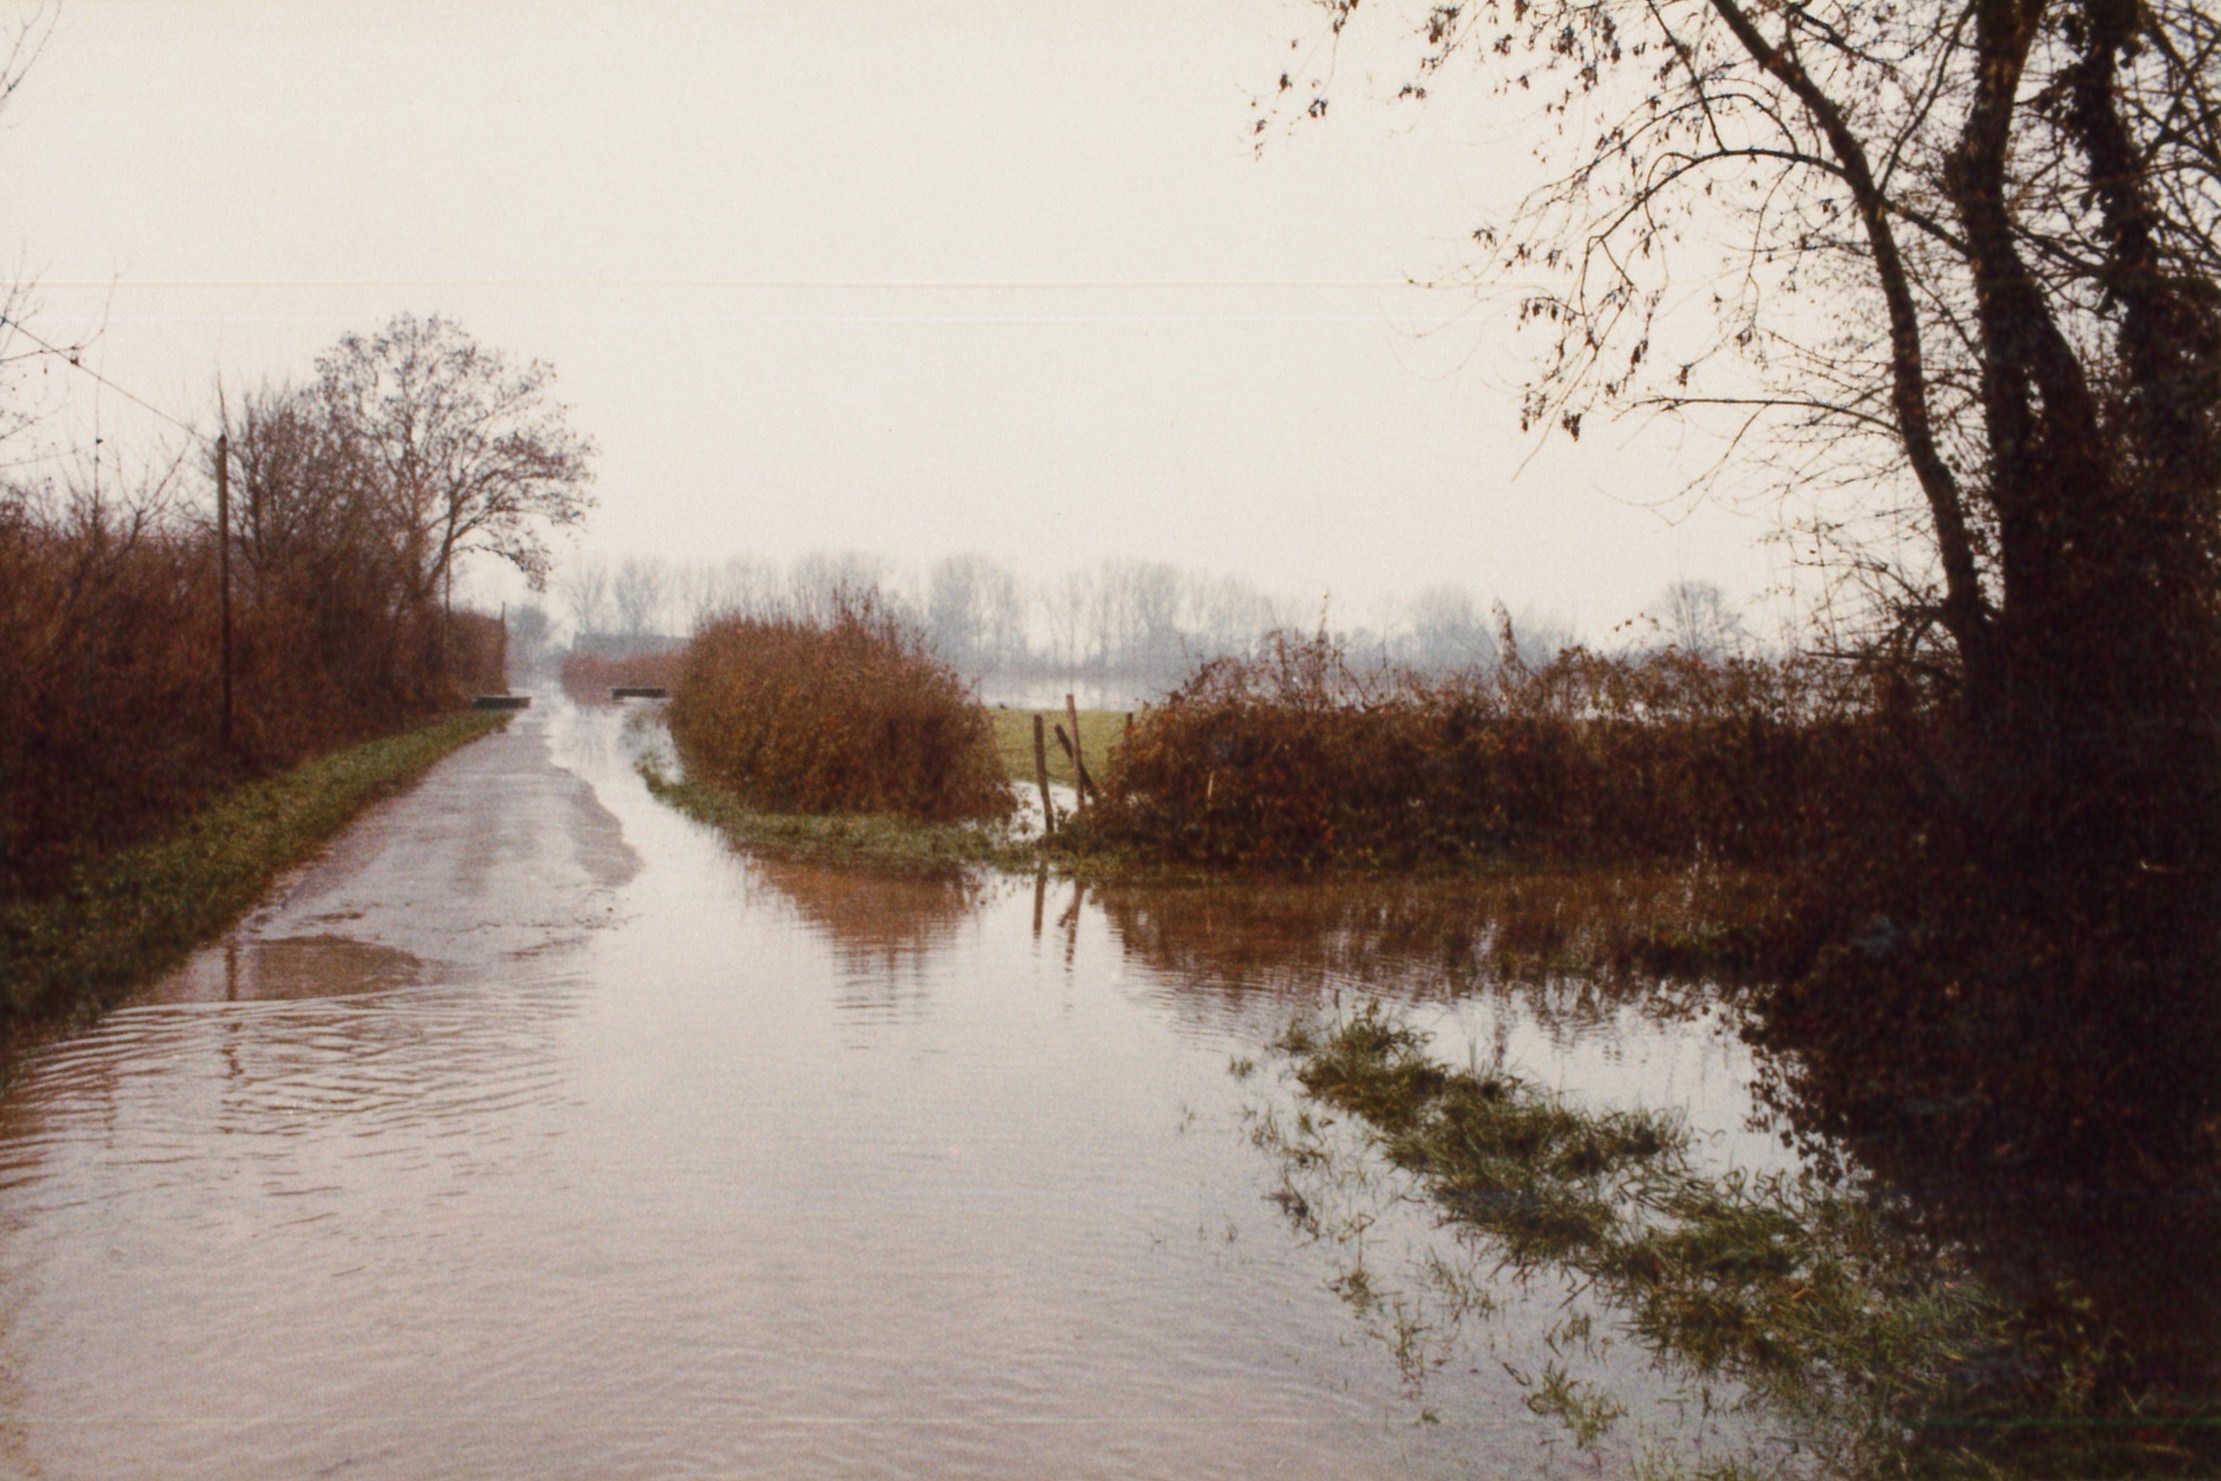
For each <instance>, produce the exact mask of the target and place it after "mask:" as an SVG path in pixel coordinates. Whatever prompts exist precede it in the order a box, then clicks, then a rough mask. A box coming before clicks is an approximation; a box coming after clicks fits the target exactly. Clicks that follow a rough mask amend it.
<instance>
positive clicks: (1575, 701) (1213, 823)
mask: <svg viewBox="0 0 2221 1481" xmlns="http://www.w3.org/2000/svg"><path fill="white" fill-rule="evenodd" d="M1513 651H1515V650H1513V649H1512V648H1511V647H1510V646H1509V645H1506V652H1513ZM1886 731H1887V724H1886V721H1885V719H1884V717H1883V710H1882V708H1881V707H1880V706H1879V705H1878V703H1877V702H1876V701H1875V699H1874V697H1873V696H1871V695H1868V694H1866V693H1864V692H1863V691H1862V689H1861V688H1860V682H1859V681H1858V680H1857V679H1856V678H1855V676H1853V675H1850V674H1848V673H1846V672H1844V671H1842V670H1840V669H1839V668H1837V667H1834V666H1830V665H1826V664H1822V663H1818V662H1814V661H1805V660H1789V661H1786V662H1779V663H1770V662H1761V661H1754V660H1731V661H1727V662H1710V661H1706V660H1703V659H1700V658H1696V657H1692V656H1689V655H1685V654H1682V653H1679V652H1676V651H1672V650H1669V651H1667V652H1666V653H1663V654H1653V655H1648V656H1644V657H1639V658H1614V657H1606V656H1602V655H1598V654H1594V653H1589V652H1587V651H1585V650H1581V649H1569V650H1567V651H1565V652H1563V653H1561V654H1559V655H1558V656H1557V657H1556V658H1554V659H1553V660H1551V662H1550V663H1548V664H1547V665H1545V666H1543V667H1540V668H1529V667H1526V666H1525V665H1522V664H1520V663H1518V662H1517V661H1516V660H1513V661H1509V662H1507V663H1505V664H1504V665H1503V666H1502V667H1501V668H1500V669H1499V670H1498V671H1497V672H1496V674H1494V675H1493V676H1491V677H1489V678H1488V679H1486V680H1481V679H1477V678H1469V679H1465V680H1458V681H1450V682H1435V681H1428V680H1425V679H1421V678H1419V677H1416V676H1413V675H1408V674H1372V675H1362V674H1358V673H1355V672H1353V671H1352V670H1351V669H1350V668H1349V667H1348V666H1347V665H1346V664H1345V663H1344V661H1343V658H1342V655H1341V654H1340V652H1339V651H1338V650H1337V649H1336V648H1335V647H1334V646H1333V645H1332V643H1331V642H1329V641H1328V640H1326V639H1323V638H1320V639H1300V638H1293V637H1290V636H1288V635H1286V634H1281V635H1276V636H1275V637H1273V638H1271V639H1268V640H1267V642H1266V643H1265V644H1264V645H1263V646H1262V647H1261V649H1260V650H1259V651H1258V653H1257V654H1256V655H1254V656H1252V657H1249V658H1233V659H1220V660H1217V661H1214V662H1212V663H1209V664H1206V665H1204V666H1203V667H1202V668H1201V669H1200V670H1198V671H1197V673H1196V674H1195V675H1194V676H1193V677H1192V678H1191V679H1190V680H1189V681H1188V682H1187V683H1186V684H1185V685H1183V686H1182V687H1181V688H1180V689H1178V690H1176V691H1175V692H1174V693H1173V694H1172V695H1170V696H1169V697H1168V698H1167V700H1166V701H1165V702H1164V703H1163V704H1161V705H1159V706H1156V707H1154V708H1152V709H1150V710H1148V711H1146V712H1145V713H1144V714H1143V715H1142V716H1141V717H1140V718H1138V719H1137V720H1136V721H1135V723H1134V726H1133V729H1132V731H1131V733H1130V734H1129V735H1128V736H1127V737H1126V739H1125V740H1124V742H1123V743H1122V744H1121V745H1120V747H1119V749H1118V751H1117V753H1116V755H1115V757H1114V758H1113V761H1112V763H1111V764H1110V766H1109V767H1108V769H1107V774H1106V775H1105V777H1104V778H1103V779H1102V780H1103V793H1104V795H1103V802H1102V804H1101V806H1099V807H1098V808H1095V809H1093V810H1092V811H1090V812H1089V813H1086V814H1083V815H1082V817H1081V819H1080V820H1079V826H1080V830H1081V837H1082V839H1084V840H1085V841H1087V842H1101V843H1108V844H1113V845H1119V846H1130V847H1135V848H1139V849H1143V850H1146V851H1149V852H1152V853H1161V854H1169V855H1172V856H1174V857H1177V858H1181V859H1185V860H1189V861H1193V862H1196V863H1203V864H1213V865H1229V864H1253V865H1262V866H1267V867H1283V868H1284V867H1303V866H1313V865H1326V864H1337V863H1347V864H1389V865H1412V864H1423V863H1427V862H1433V861H1455V860H1461V859H1470V858H1474V857H1482V856H1495V855H1509V856H1514V857H1526V858H1536V857H1546V858H1609V859H1611V860H1613V861H1615V862H1620V863H1626V862H1631V861H1657V860H1676V859H1693V858H1706V859H1712V860H1717V861H1722V862H1729V863H1767V862H1776V861H1781V860H1785V859H1788V858H1792V857H1797V856H1800V855H1802V854H1804V853H1806V852H1808V851H1810V850H1812V849H1814V848H1816V847H1818V846H1819V845H1820V843H1821V842H1822V840H1823V837H1824V835H1826V834H1827V833H1829V831H1830V830H1832V829H1836V828H1839V827H1841V826H1843V825H1844V822H1845V819H1846V816H1847V814H1852V813H1857V812H1859V811H1860V810H1862V809H1866V808H1871V807H1874V806H1878V805H1882V802H1883V797H1884V795H1885V794H1886V793H1887V792H1888V791H1889V790H1890V789H1891V787H1892V786H1893V785H1894V781H1893V774H1892V771H1891V768H1890V764H1889V757H1890V755H1891V754H1892V753H1891V749H1890V747H1889V746H1887V745H1886V744H1884V741H1885V740H1886Z"/></svg>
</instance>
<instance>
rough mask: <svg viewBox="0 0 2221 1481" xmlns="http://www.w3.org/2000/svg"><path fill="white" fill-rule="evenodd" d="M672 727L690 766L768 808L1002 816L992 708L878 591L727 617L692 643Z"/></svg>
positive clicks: (704, 778)
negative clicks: (881, 601)
mask: <svg viewBox="0 0 2221 1481" xmlns="http://www.w3.org/2000/svg"><path fill="white" fill-rule="evenodd" d="M670 723H671V733H672V736H673V738H674V739H675V740H676V741H677V744H678V750H679V755H680V758H681V759H682V760H683V761H684V762H685V764H686V767H687V771H688V774H689V776H691V777H692V778H694V779H695V780H698V781H701V782H703V783H705V784H707V785H710V786H714V787H718V788H721V789H723V790H725V791H727V792H730V793H732V794H733V795H735V796H737V797H739V798H740V799H741V800H742V801H744V802H746V803H747V804H748V805H749V806H751V807H755V808H758V809H761V810H763V811H766V812H794V813H835V812H848V813H867V812H868V813H899V814H902V815H905V816H908V817H915V818H923V819H927V820H930V821H935V822H956V821H960V820H965V819H999V818H1003V817H1006V816H1008V815H1009V813H1010V811H1011V808H1012V803H1013V799H1012V795H1011V791H1010V787H1009V784H1008V781H1007V779H1006V777H1005V776H1004V773H1003V769H1002V765H1001V762H1000V760H999V759H998V757H997V755H996V751H995V742H994V726H993V723H992V721H991V720H990V718H989V716H988V714H987V711H986V709H985V708H984V707H983V706H982V705H981V704H980V703H979V701H978V699H977V698H976V697H975V696H974V695H973V694H972V692H971V690H970V688H969V687H968V686H967V685H966V684H965V683H964V681H963V680H962V679H961V678H959V677H958V675H957V673H956V671H955V670H954V669H953V668H951V667H950V666H949V665H948V664H947V663H945V662H944V661H942V660H941V659H939V658H937V657H935V656H934V655H933V653H932V652H931V651H930V650H929V649H928V648H927V646H926V642H925V639H924V636H923V635H922V634H921V633H920V632H919V631H917V630H916V629H915V628H913V627H911V626H909V625H908V624H906V623H904V622H902V621H901V620H899V619H898V618H896V617H894V616H892V615H890V614H888V613H887V612H885V611H884V610H883V609H881V608H879V607H878V606H877V605H876V603H875V602H874V601H873V600H872V599H871V598H869V597H864V598H857V599H853V600H848V601H844V602H842V603H841V604H840V605H839V607H838V608H837V610H836V611H835V612H834V614H833V615H832V616H831V617H829V618H825V619H822V620H812V619H802V618H793V617H738V616H735V617H726V618H722V619H718V620H715V621H712V622H710V623H708V624H706V625H704V626H703V627H702V628H701V630H700V631H699V632H697V633H696V634H695V637H694V641H693V643H692V644H691V645H689V646H688V648H687V650H686V653H685V657H684V661H683V662H682V663H681V664H680V666H679V672H678V677H677V682H676V683H675V685H674V686H673V688H672V692H671V710H670Z"/></svg>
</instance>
